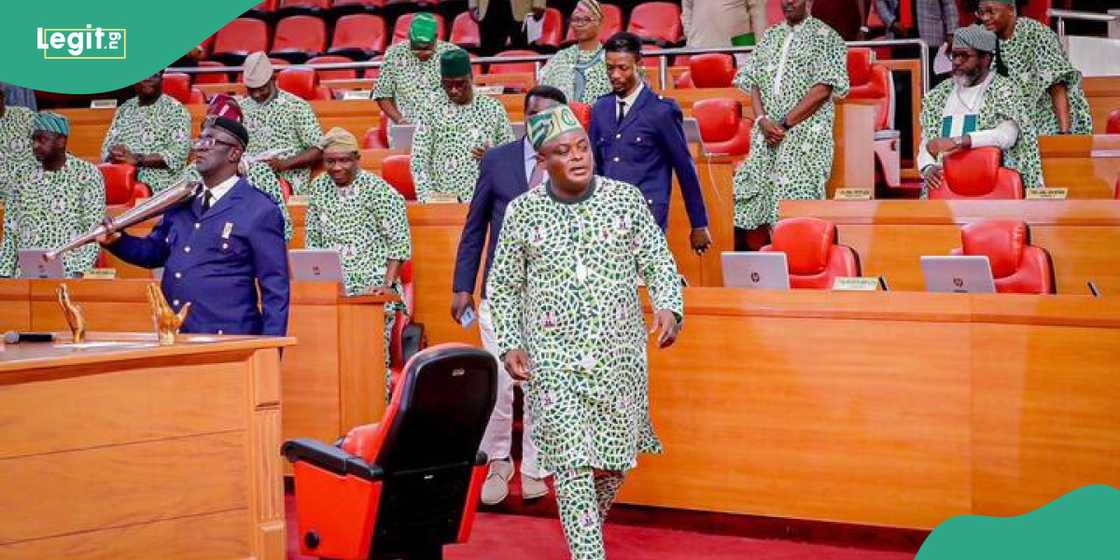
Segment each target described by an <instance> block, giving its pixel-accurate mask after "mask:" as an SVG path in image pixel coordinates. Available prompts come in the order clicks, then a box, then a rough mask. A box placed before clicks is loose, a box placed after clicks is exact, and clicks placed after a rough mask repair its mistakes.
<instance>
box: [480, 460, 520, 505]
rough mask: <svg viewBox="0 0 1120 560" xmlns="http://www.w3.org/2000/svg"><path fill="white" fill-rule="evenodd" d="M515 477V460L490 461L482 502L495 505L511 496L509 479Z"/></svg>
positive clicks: (483, 485)
mask: <svg viewBox="0 0 1120 560" xmlns="http://www.w3.org/2000/svg"><path fill="white" fill-rule="evenodd" d="M511 478H513V461H510V460H509V459H500V460H498V461H494V462H492V463H490V472H488V473H487V474H486V482H485V483H483V484H482V503H484V504H486V505H488V506H493V505H498V504H500V503H502V500H505V499H506V496H509V479H511Z"/></svg>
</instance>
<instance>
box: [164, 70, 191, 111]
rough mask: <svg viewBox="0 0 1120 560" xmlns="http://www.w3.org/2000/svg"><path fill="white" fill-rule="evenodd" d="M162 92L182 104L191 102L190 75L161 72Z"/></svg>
mask: <svg viewBox="0 0 1120 560" xmlns="http://www.w3.org/2000/svg"><path fill="white" fill-rule="evenodd" d="M163 93H164V94H165V95H169V96H171V97H173V98H175V99H176V100H177V101H178V102H179V103H182V104H184V105H186V104H188V103H190V102H191V77H190V76H189V75H187V74H182V73H179V72H166V73H164V74H163Z"/></svg>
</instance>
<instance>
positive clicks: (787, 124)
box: [778, 117, 791, 132]
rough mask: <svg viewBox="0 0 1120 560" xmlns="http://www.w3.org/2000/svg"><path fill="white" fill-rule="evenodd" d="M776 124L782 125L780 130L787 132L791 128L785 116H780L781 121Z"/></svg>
mask: <svg viewBox="0 0 1120 560" xmlns="http://www.w3.org/2000/svg"><path fill="white" fill-rule="evenodd" d="M778 126H780V127H782V130H785V131H787V132H788V131H789V129H790V128H791V127H790V126H789V121H787V120H786V118H785V117H782V122H780V123H778Z"/></svg>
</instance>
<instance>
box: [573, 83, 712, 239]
mask: <svg viewBox="0 0 1120 560" xmlns="http://www.w3.org/2000/svg"><path fill="white" fill-rule="evenodd" d="M617 110H618V97H616V96H615V95H614V94H610V95H604V96H603V97H600V98H599V100H598V101H596V102H595V105H594V106H593V107H592V109H591V134H590V136H591V144H592V147H593V150H594V152H595V167H596V170H597V173H598V174H599V175H603V176H604V177H608V178H611V179H616V180H619V181H624V182H626V183H630V184H632V185H634V186H636V187H638V188H639V189H641V191H642V194H643V195H645V197H646V202H647V203H648V204H649V207H650V211H651V212H653V217H654V219H656V220H657V224H658V225H659V226H661V230H662V231H664V230H665V228H667V227H668V225H669V197H670V195H671V194H672V189H673V171H674V170H675V171H676V172H677V180H678V181H679V182H680V185H681V195H682V197H683V198H684V205H685V209H686V210H687V211H688V219H689V221H690V222H691V223H692V227H693V228H701V227H707V225H708V211H707V210H706V209H705V208H704V195H703V194H702V193H701V191H700V178H699V177H698V176H697V175H696V165H695V164H694V163H693V162H692V156H691V155H690V154H689V152H688V142H687V141H686V140H685V137H684V128H683V127H682V124H681V123H682V122H683V116H682V114H681V109H680V107H679V106H677V103H676V101H673V100H671V99H664V98H662V97H661V96H659V95H657V94H655V93H653V91H651V90H650V88H649V86H648V85H647V86H644V87H643V88H642V92H641V93H640V94H638V99H637V100H636V101H634V106H633V107H632V108H630V110H629V111H627V112H626V118H624V119H623V120H622V122H621V123H619V122H618V118H617V116H616V112H617Z"/></svg>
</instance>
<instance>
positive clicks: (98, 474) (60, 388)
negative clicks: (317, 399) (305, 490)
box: [0, 333, 295, 560]
mask: <svg viewBox="0 0 1120 560" xmlns="http://www.w3.org/2000/svg"><path fill="white" fill-rule="evenodd" d="M67 336H68V335H67ZM184 338H185V340H184V342H182V343H179V344H176V345H174V346H162V347H161V346H159V345H157V344H156V342H155V336H154V335H152V334H136V333H92V334H91V335H90V336H88V340H87V341H86V342H85V343H83V344H70V343H69V342H68V341H63V342H55V343H53V344H52V343H39V344H28V343H24V344H9V345H6V346H4V348H3V350H2V351H0V426H2V427H3V429H2V430H0V496H3V498H2V499H0V501H2V506H0V558H2V559H17V558H18V559H27V558H221V559H234V558H259V559H276V560H279V559H282V558H284V557H285V550H284V548H285V544H286V541H285V538H284V497H283V484H282V481H281V476H282V473H283V469H282V464H281V462H282V461H281V457H280V453H279V449H280V444H281V438H280V416H281V404H280V366H279V352H278V351H277V349H278V348H282V347H284V346H288V345H291V344H293V343H294V342H295V341H294V340H293V339H290V338H263V337H239V336H221V337H205V336H187V337H184Z"/></svg>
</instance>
